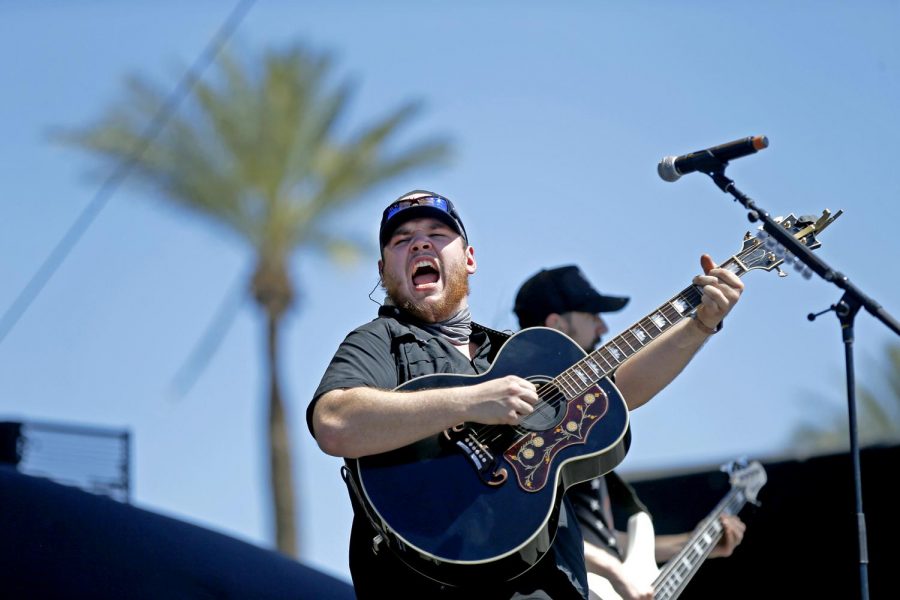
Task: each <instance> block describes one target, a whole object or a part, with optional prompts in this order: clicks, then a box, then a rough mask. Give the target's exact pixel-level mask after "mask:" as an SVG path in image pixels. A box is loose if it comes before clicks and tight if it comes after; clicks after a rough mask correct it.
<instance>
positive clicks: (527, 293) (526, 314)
mask: <svg viewBox="0 0 900 600" xmlns="http://www.w3.org/2000/svg"><path fill="white" fill-rule="evenodd" d="M626 304H628V298H627V297H624V296H605V295H603V294H601V293H600V292H598V291H597V290H595V289H594V287H593V286H592V285H591V284H590V283H589V282H588V280H587V278H585V276H584V274H583V273H582V272H581V269H579V268H578V267H576V266H575V265H567V266H564V267H556V268H555V269H541V270H540V271H538V272H537V273H535V274H534V275H532V276H531V277H530V278H529V279H528V280H527V281H526V282H525V283H523V284H522V287H520V288H519V292H518V293H517V294H516V304H515V308H513V311H515V313H516V316H517V317H519V327H535V326H537V325H543V324H544V320H545V319H546V318H547V315H549V314H551V313H557V314H562V313H566V312H571V311H578V312H586V313H591V314H597V313H602V312H615V311H617V310H622V309H623V308H624V307H625V305H626Z"/></svg>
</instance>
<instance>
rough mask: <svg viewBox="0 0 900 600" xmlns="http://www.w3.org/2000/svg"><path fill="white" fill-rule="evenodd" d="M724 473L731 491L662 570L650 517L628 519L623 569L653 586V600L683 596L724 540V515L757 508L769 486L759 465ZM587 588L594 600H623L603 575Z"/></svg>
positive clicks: (590, 576) (734, 465)
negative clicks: (746, 507) (760, 495)
mask: <svg viewBox="0 0 900 600" xmlns="http://www.w3.org/2000/svg"><path fill="white" fill-rule="evenodd" d="M723 470H725V471H726V472H728V473H729V475H730V480H731V490H730V491H729V492H728V493H727V494H726V495H725V497H724V498H722V500H721V501H720V502H719V503H718V504H717V505H716V507H715V508H714V509H713V510H712V512H710V513H709V515H708V516H707V517H706V518H705V519H703V521H701V522H700V524H699V525H698V526H697V528H696V529H694V532H693V534H692V535H691V537H690V539H689V540H688V542H687V543H686V544H685V545H684V547H683V548H682V549H681V550H679V551H678V554H676V555H675V556H673V557H672V558H671V559H670V560H669V561H668V562H667V563H666V564H665V565H663V568H662V569H660V568H659V567H657V566H656V558H655V540H654V538H655V534H654V531H653V523H652V522H651V521H650V517H649V515H647V513H645V512H638V513H635V514H634V515H632V516H631V517H630V518H629V519H628V544H627V546H626V549H625V560H624V561H622V562H623V568H624V570H625V572H626V573H627V574H628V575H629V577H631V578H632V580H633V581H635V582H638V583H641V584H648V583H652V584H653V598H654V600H675V599H676V598H678V596H680V595H681V592H683V591H684V588H685V586H687V584H688V582H689V581H690V580H691V578H693V577H694V575H695V574H696V573H697V570H698V569H699V568H700V566H701V565H702V564H703V562H704V561H705V560H706V559H707V558H708V557H709V553H710V552H712V550H713V548H715V547H716V544H718V543H719V540H720V539H721V538H722V535H723V526H722V522H721V521H720V520H719V518H720V517H721V516H722V515H736V514H738V513H739V512H740V511H741V509H742V508H744V505H746V504H747V503H748V502H750V503H753V504H757V501H756V495H757V494H758V493H759V490H760V489H762V487H763V486H764V485H765V483H766V471H765V469H764V468H763V466H762V465H761V464H760V463H758V462H756V461H754V462H752V463H750V464H745V465H741V464H739V463H737V462H734V463H731V464H730V465H726V466H725V467H723ZM588 586H589V587H590V590H591V594H590V598H591V600H622V597H621V596H619V594H618V593H617V592H616V591H615V590H614V589H613V586H612V585H611V584H610V583H609V581H607V580H606V579H605V578H603V577H601V576H600V575H597V574H595V573H588Z"/></svg>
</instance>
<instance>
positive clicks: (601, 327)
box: [597, 317, 609, 336]
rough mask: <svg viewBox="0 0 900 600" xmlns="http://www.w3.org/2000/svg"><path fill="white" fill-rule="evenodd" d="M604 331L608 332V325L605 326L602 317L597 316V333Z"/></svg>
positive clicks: (600, 333) (603, 332) (599, 334)
mask: <svg viewBox="0 0 900 600" xmlns="http://www.w3.org/2000/svg"><path fill="white" fill-rule="evenodd" d="M606 333H609V327H607V325H606V321H604V320H603V318H602V317H597V335H598V336H602V335H603V334H606Z"/></svg>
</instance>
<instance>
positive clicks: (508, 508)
mask: <svg viewBox="0 0 900 600" xmlns="http://www.w3.org/2000/svg"><path fill="white" fill-rule="evenodd" d="M585 356H586V354H585V353H584V352H583V351H582V350H581V348H579V347H578V346H577V345H576V344H575V343H574V342H573V341H572V340H570V339H569V338H568V337H566V336H565V335H563V334H561V333H559V332H557V331H555V330H552V329H546V328H542V327H539V328H533V329H526V330H524V331H522V332H520V333H518V334H516V335H515V336H513V337H512V338H510V339H509V341H508V342H507V343H506V345H504V347H503V348H502V350H501V351H500V353H499V354H498V356H497V357H496V360H495V361H494V363H493V365H492V366H491V369H490V370H489V371H488V372H486V373H483V374H481V375H477V376H473V375H449V374H438V375H429V376H426V377H420V378H417V379H414V380H412V381H409V382H407V383H406V384H404V385H403V386H401V387H399V388H397V389H398V390H399V391H416V390H423V389H435V388H450V387H460V386H467V385H475V384H478V383H481V382H483V381H486V380H490V379H495V378H498V377H503V376H506V375H518V376H520V377H522V378H525V379H528V380H530V381H532V382H534V383H535V385H537V386H538V388H539V392H540V395H541V397H542V398H544V397H545V396H547V397H548V398H550V400H551V401H549V402H547V404H546V406H544V407H543V408H541V409H540V410H536V411H535V414H533V415H531V416H529V417H528V418H527V419H526V420H525V423H524V424H523V425H524V426H519V427H511V426H506V425H503V426H487V425H479V424H466V425H465V426H461V427H460V428H458V430H453V431H451V432H445V434H442V435H440V436H435V437H433V438H428V439H425V440H422V441H420V442H417V443H415V444H412V445H410V446H406V447H403V448H400V449H398V450H395V451H392V452H388V453H384V454H379V455H374V456H368V457H363V458H360V459H358V460H356V461H353V460H350V461H348V465H349V466H350V468H351V469H352V470H353V471H354V472H355V474H356V476H357V481H358V483H359V487H360V493H361V496H362V497H363V502H364V504H365V506H366V509H367V510H368V512H369V514H370V517H371V518H372V520H373V521H374V522H375V524H376V526H377V527H378V529H379V530H380V531H381V532H382V533H383V534H384V536H385V538H386V541H387V543H388V546H389V547H390V548H391V550H392V551H393V552H395V553H396V554H397V555H398V556H399V557H400V558H401V559H402V560H403V561H404V562H405V563H406V564H408V565H409V566H410V567H411V568H413V569H415V570H417V571H419V572H420V573H422V574H423V575H425V576H427V577H430V578H432V579H434V580H436V581H440V582H442V583H446V584H449V585H463V584H465V583H466V582H469V583H472V582H473V581H474V580H475V579H478V578H482V577H490V578H493V579H494V580H497V579H498V578H500V579H503V580H509V579H512V578H515V577H517V576H519V575H521V574H522V573H524V572H525V571H527V570H528V569H529V568H531V567H532V566H534V564H535V563H537V561H538V560H539V559H540V558H541V557H542V556H543V555H544V554H545V553H546V552H547V551H548V550H549V548H550V545H551V543H552V541H553V538H554V536H555V534H556V528H557V520H558V516H559V510H560V504H561V502H562V495H563V492H564V491H565V489H566V488H568V487H569V486H571V485H573V484H575V483H578V482H581V481H587V480H589V479H592V478H594V477H597V476H599V475H602V474H603V473H606V472H608V471H610V470H612V469H613V468H614V467H615V466H616V465H617V464H619V463H620V462H621V461H622V459H623V458H624V457H625V453H626V451H627V450H628V444H629V442H630V435H629V432H628V410H627V407H626V405H625V403H624V401H623V400H622V397H621V395H620V394H619V392H618V390H617V389H616V387H615V386H614V385H613V384H612V382H610V381H609V380H608V379H606V378H601V379H599V381H591V382H585V385H584V386H583V387H584V389H578V390H574V391H573V390H572V389H570V388H569V387H566V386H561V385H559V382H557V381H553V380H554V379H555V378H556V377H557V376H558V375H560V373H563V372H564V371H566V370H567V369H569V368H570V367H571V366H572V365H573V364H575V363H577V362H578V361H581V360H582V359H584V358H585ZM578 387H580V386H578ZM561 388H564V389H561ZM566 390H568V391H566Z"/></svg>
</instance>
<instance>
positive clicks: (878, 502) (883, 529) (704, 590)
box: [632, 446, 900, 600]
mask: <svg viewBox="0 0 900 600" xmlns="http://www.w3.org/2000/svg"><path fill="white" fill-rule="evenodd" d="M761 462H762V463H763V466H764V467H765V469H766V474H767V478H768V481H767V482H766V484H765V486H764V487H763V488H762V490H761V491H760V493H759V498H758V499H759V503H760V505H759V506H752V505H747V506H746V507H745V508H744V510H743V511H742V512H741V513H740V516H741V518H742V519H743V520H744V521H745V522H746V523H747V532H746V535H745V537H744V541H743V543H742V544H741V546H739V547H738V548H737V550H736V551H735V553H734V554H733V555H732V556H731V557H730V558H727V559H712V560H708V561H706V562H705V563H704V564H703V566H701V567H700V570H699V571H698V573H697V575H696V576H695V578H694V579H693V580H692V581H691V583H690V584H689V585H688V586H687V588H686V589H685V591H684V593H683V594H682V595H681V598H682V599H684V600H698V599H710V600H711V599H713V598H716V599H722V598H728V599H730V600H742V599H745V598H746V599H750V598H753V599H759V598H841V599H852V598H859V597H860V583H859V576H860V568H859V553H858V548H859V544H858V541H857V540H858V537H857V527H856V514H855V509H854V499H853V474H852V471H851V463H850V456H849V454H835V455H827V456H818V457H814V458H809V459H806V460H782V461H764V460H763V461H761ZM861 462H862V483H863V510H864V512H865V515H866V523H867V536H868V544H867V547H868V554H869V566H868V574H869V596H870V597H871V598H896V597H897V591H896V588H895V586H894V583H893V575H892V569H893V568H894V566H895V565H896V564H897V563H898V560H900V546H898V543H897V541H898V540H900V502H898V501H897V497H896V492H895V491H894V490H895V487H894V486H895V485H897V480H896V478H897V476H898V474H900V446H886V447H870V448H865V449H863V450H862V453H861ZM632 485H633V486H634V487H635V489H636V490H637V492H638V495H639V496H640V497H641V499H642V500H643V501H644V502H645V504H647V507H648V508H649V509H650V511H651V513H653V514H654V528H655V529H656V531H657V532H658V533H677V532H680V531H687V530H690V529H691V528H693V527H694V525H695V524H696V523H697V522H699V521H700V520H701V519H703V518H704V517H705V516H706V515H707V514H708V513H709V511H710V510H711V509H712V508H713V507H714V506H715V504H716V503H717V502H718V501H719V500H720V499H721V498H722V497H723V496H724V495H725V494H726V492H727V491H728V490H729V487H730V486H729V483H728V477H727V475H725V474H724V473H721V472H719V471H718V470H716V469H712V468H711V469H710V470H706V471H696V472H691V473H685V474H680V475H677V476H667V477H652V478H648V479H641V480H633V481H632Z"/></svg>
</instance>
